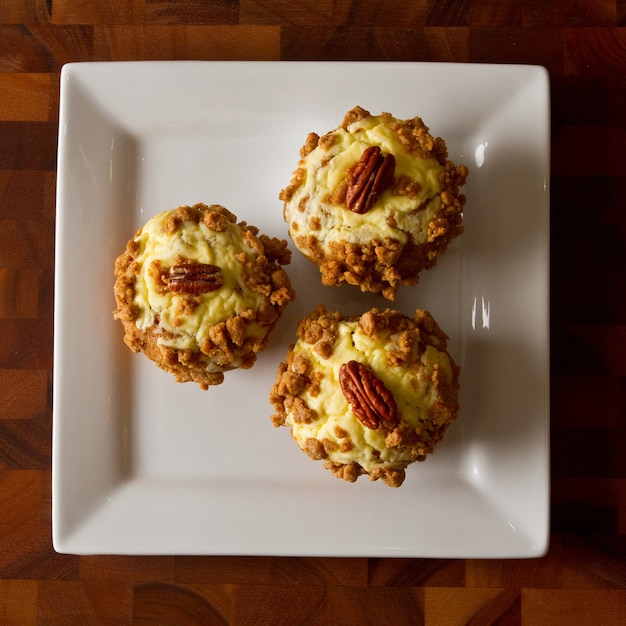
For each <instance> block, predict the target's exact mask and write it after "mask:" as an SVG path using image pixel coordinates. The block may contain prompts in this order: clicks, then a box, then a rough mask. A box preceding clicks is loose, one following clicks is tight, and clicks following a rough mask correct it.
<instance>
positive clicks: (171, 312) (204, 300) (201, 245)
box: [134, 211, 267, 349]
mask: <svg viewBox="0 0 626 626" xmlns="http://www.w3.org/2000/svg"><path fill="white" fill-rule="evenodd" d="M171 213H172V212H171V211H164V212H162V213H159V214H158V215H156V216H155V217H153V218H152V219H151V220H150V221H149V222H148V223H147V224H146V225H145V226H144V227H143V228H142V230H141V232H140V234H139V235H138V236H137V237H136V238H135V241H136V242H137V243H138V244H139V246H140V252H139V256H138V257H137V264H138V272H137V279H136V282H135V301H134V304H135V305H136V306H137V308H138V311H139V314H138V317H137V320H136V324H137V326H138V327H139V328H141V329H145V328H148V327H150V326H153V325H154V324H155V321H156V319H157V316H158V319H159V320H160V324H161V326H162V327H163V328H164V329H165V330H169V331H171V332H172V333H174V334H175V335H176V337H174V338H171V339H166V338H160V339H159V342H160V343H162V344H163V345H166V346H169V347H172V348H178V349H198V347H199V346H201V345H202V344H203V343H204V341H205V340H206V338H207V337H208V332H209V328H210V327H211V326H213V325H214V324H217V323H219V322H223V321H225V320H226V319H228V318H229V317H231V316H234V315H237V314H238V313H240V312H242V311H243V310H245V309H247V308H256V307H257V306H258V305H259V304H260V302H261V301H262V300H263V295H261V294H259V293H257V292H254V291H252V290H251V289H250V288H249V287H248V286H247V285H246V283H245V281H244V278H243V273H242V270H243V267H242V263H241V261H239V260H238V259H237V258H236V255H237V254H240V253H241V252H245V253H246V254H247V255H249V256H252V255H253V251H252V249H251V248H250V247H249V246H248V245H247V244H246V242H245V241H244V239H243V236H242V233H241V229H240V227H239V226H238V225H237V224H235V223H231V222H229V223H228V225H227V228H226V229H225V230H224V231H221V232H216V231H214V230H210V229H209V228H207V226H206V225H205V224H204V223H203V222H200V223H199V224H197V223H195V222H191V221H185V222H183V223H182V224H180V225H179V226H178V228H177V229H176V230H175V231H174V232H166V231H165V230H164V223H165V221H166V219H167V218H168V216H169V215H170V214H171ZM180 257H183V258H184V259H185V260H189V261H195V262H197V263H206V264H211V265H217V266H219V267H220V268H221V273H222V277H223V279H224V284H223V286H222V287H221V288H220V289H217V290H216V291H212V292H208V293H203V294H200V295H199V296H194V298H196V299H197V301H198V304H197V306H196V307H195V309H194V310H193V311H191V312H190V311H188V310H187V311H185V310H184V306H183V305H184V300H185V299H188V298H189V296H186V295H184V294H177V293H173V292H172V291H170V290H169V289H167V290H163V288H162V284H157V282H155V277H154V276H153V275H151V274H150V272H149V269H150V267H151V265H152V264H153V263H154V262H157V263H159V264H160V265H161V267H163V268H168V267H171V266H173V265H176V264H177V263H180V260H177V259H180ZM255 330H257V331H261V327H260V326H258V327H257V328H255V325H250V326H249V328H248V334H250V333H251V332H254V331H255ZM266 332H267V329H263V330H262V331H261V334H264V333H266Z"/></svg>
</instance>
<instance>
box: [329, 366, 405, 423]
mask: <svg viewBox="0 0 626 626" xmlns="http://www.w3.org/2000/svg"><path fill="white" fill-rule="evenodd" d="M339 385H340V387H341V391H342V392H343V395H344V396H345V398H346V400H347V401H348V402H349V403H350V406H351V407H352V411H353V412H354V414H355V415H356V416H357V418H358V420H359V421H360V422H361V424H363V426H366V427H367V428H371V429H373V430H376V429H377V428H378V426H379V425H380V420H384V421H386V422H389V423H391V424H394V423H396V422H397V421H398V407H397V405H396V401H395V399H394V397H393V394H392V393H391V391H389V389H387V387H385V384H384V383H383V381H382V380H380V378H378V376H376V374H374V372H373V371H372V370H371V369H370V368H369V367H368V366H367V365H365V364H363V363H359V362H358V361H348V362H347V363H344V364H343V365H342V366H341V367H340V368H339Z"/></svg>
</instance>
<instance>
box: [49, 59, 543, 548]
mask: <svg viewBox="0 0 626 626" xmlns="http://www.w3.org/2000/svg"><path fill="white" fill-rule="evenodd" d="M357 104H359V105H361V106H363V107H364V108H366V109H368V110H370V111H371V112H372V113H376V114H377V113H380V112H382V111H389V112H391V113H393V114H394V115H395V116H396V117H402V118H408V117H413V116H415V115H419V116H421V117H422V118H423V119H424V121H425V122H426V124H428V126H429V127H430V129H431V132H432V133H433V134H435V135H440V136H442V137H444V139H445V140H446V142H447V144H448V148H449V153H450V157H451V158H452V160H454V161H455V162H457V163H465V164H466V165H468V166H469V168H470V176H469V181H468V184H467V186H466V188H465V191H466V195H467V196H468V203H467V207H466V211H465V226H466V232H465V234H464V235H463V236H462V237H461V238H459V239H457V240H456V241H455V242H454V243H453V245H452V246H451V247H450V248H449V250H448V252H447V253H446V254H445V255H444V256H443V257H442V258H441V260H440V262H439V264H438V266H437V267H436V268H434V269H432V270H430V271H428V272H425V273H424V274H423V277H422V279H421V281H420V283H419V284H418V285H417V286H415V287H412V288H405V289H404V290H402V291H401V292H400V295H399V297H398V299H397V300H396V302H395V304H394V306H395V307H396V308H398V309H400V310H401V311H403V312H405V313H409V314H412V313H413V312H414V310H415V308H418V307H419V308H425V309H428V310H430V311H431V312H432V313H433V315H434V316H435V318H436V319H437V320H438V321H439V323H440V325H441V326H442V327H443V329H444V330H445V331H446V332H447V333H448V334H449V335H450V343H449V349H450V351H451V353H452V354H453V356H454V357H455V359H456V361H457V362H458V363H459V364H460V365H461V366H462V374H461V384H462V391H461V412H460V415H459V418H458V420H457V421H456V422H455V423H454V424H453V425H452V426H451V428H450V429H449V431H448V434H447V435H446V438H445V440H444V441H443V442H442V443H441V445H440V446H439V448H438V449H437V451H436V452H435V454H434V455H433V456H432V457H431V458H429V459H428V460H427V461H426V462H424V463H417V464H414V465H412V466H410V468H409V469H408V472H407V478H406V481H405V483H404V485H403V486H402V487H401V488H400V489H391V488H389V487H386V486H385V485H383V484H382V483H370V482H369V481H367V479H366V478H361V479H359V481H358V482H357V483H356V484H349V483H345V482H343V481H341V480H338V479H336V478H334V477H333V476H332V475H331V474H330V472H328V471H326V470H324V469H323V467H322V465H321V463H315V462H313V461H311V460H310V459H309V458H308V457H307V456H306V455H305V454H304V453H302V452H301V451H300V450H299V449H298V448H297V446H296V444H295V442H293V441H292V440H291V438H290V435H289V432H288V430H287V429H275V428H274V427H273V426H272V424H271V422H270V415H271V413H272V407H271V405H270V403H269V399H268V396H269V390H270V388H271V386H272V384H273V382H274V379H275V375H276V371H277V368H278V364H279V362H280V361H281V360H283V359H284V357H285V355H286V351H287V346H288V344H289V343H290V342H292V341H293V340H294V339H295V327H296V322H297V320H298V319H299V318H300V317H301V316H302V315H303V314H305V313H307V312H309V311H310V310H312V309H313V308H314V307H315V306H316V305H317V304H318V303H319V302H324V303H325V304H326V305H327V307H329V308H332V309H338V310H340V311H342V312H343V313H345V314H355V313H358V312H362V311H364V310H366V309H368V308H370V307H371V306H373V305H377V306H379V307H380V306H385V305H386V303H385V302H383V301H381V300H380V299H379V298H377V297H374V296H366V295H363V294H361V293H360V292H359V291H358V290H357V289H355V288H352V287H347V286H346V287H341V288H328V287H323V286H322V285H321V283H320V279H319V273H318V271H317V269H316V268H315V267H313V266H312V265H311V264H310V263H308V262H307V261H306V260H304V259H303V258H302V257H301V256H300V255H299V253H297V252H294V254H293V260H292V264H291V265H290V266H288V268H287V269H288V271H289V273H290V275H291V278H292V282H293V283H294V285H295V288H296V290H297V294H298V295H297V300H296V301H295V302H294V303H292V304H291V305H290V307H288V309H287V312H286V314H285V316H284V318H283V320H282V322H281V325H280V327H279V329H278V331H277V333H276V334H275V335H274V340H273V343H272V344H271V346H270V348H269V350H268V351H267V352H265V353H263V354H262V355H261V356H260V358H259V360H258V362H257V364H256V365H255V366H254V368H252V369H251V370H245V371H238V372H232V373H229V374H227V375H226V381H225V383H224V384H223V385H221V386H220V387H215V388H211V389H210V390H209V391H206V392H205V391H201V390H200V389H199V388H198V387H197V386H196V385H194V384H191V383H187V384H179V383H176V382H175V381H174V379H173V377H171V376H170V375H168V374H166V373H164V372H162V371H161V370H159V369H158V368H157V367H156V366H155V365H154V364H153V363H151V362H150V361H149V360H148V359H146V358H145V357H144V356H143V355H134V354H132V353H131V352H130V350H128V348H126V346H125V345H124V344H123V342H122V335H123V333H122V328H121V325H120V324H119V323H118V322H115V321H114V320H113V317H112V311H113V309H114V308H115V302H114V298H113V280H114V279H113V264H114V260H115V258H116V257H117V255H118V254H120V252H121V251H122V250H123V249H124V246H125V244H126V242H127V240H128V239H130V238H131V237H132V235H133V234H134V232H135V230H136V229H137V228H138V227H140V226H141V225H142V224H143V223H145V222H146V221H147V220H148V219H149V218H150V217H151V216H152V215H154V214H156V213H157V212H159V211H162V210H164V209H170V208H175V207H176V206H178V205H180V204H193V203H196V202H205V203H207V204H210V203H219V204H223V205H225V206H226V207H228V208H229V209H230V210H231V211H233V212H234V213H235V214H236V215H237V217H238V218H239V219H242V220H246V221H247V222H249V223H251V224H254V225H256V226H258V227H259V228H260V229H261V231H262V232H265V233H267V234H268V235H272V236H278V237H284V238H286V237H287V229H286V225H285V224H284V223H283V220H282V203H281V202H280V201H279V200H278V193H279V191H280V189H281V188H283V187H284V186H286V185H287V184H288V183H289V181H290V178H291V173H292V171H293V169H294V168H295V166H296V163H297V160H298V150H299V148H300V146H301V145H302V143H303V142H304V140H305V137H306V135H307V133H308V132H309V131H312V130H313V131H316V132H318V133H320V134H321V133H323V132H326V131H328V130H331V129H333V128H335V127H336V126H337V125H338V124H339V123H340V122H341V120H342V118H343V115H344V113H345V112H346V111H348V110H349V109H351V108H352V107H353V106H355V105H357ZM548 169H549V92H548V79H547V73H546V71H545V70H544V69H543V68H540V67H532V66H512V65H507V66H501V65H465V64H458V65H457V64H429V63H343V62H338V63H287V62H283V63H240V62H218V63H211V62H147V63H146V62H142V63H139V62H137V63H135V62H132V63H85V64H81V63H79V64H70V65H66V66H65V67H64V68H63V71H62V75H61V111H60V128H59V163H58V190H57V194H58V197H57V202H58V203H57V235H56V300H55V347H54V350H55V370H54V373H55V376H54V433H53V541H54V547H55V549H56V550H57V551H59V552H68V553H76V554H88V553H116V554H248V555H253V554H266V555H303V556H304V555H333V556H372V557H374V556H403V557H533V556H541V555H542V554H544V552H545V550H546V549H547V542H548V510H549V442H548V420H549V416H548V406H549V403H548V395H549V376H548V358H549V350H548V252H549V249H548V248H549V229H548V224H549V198H548V185H549V171H548Z"/></svg>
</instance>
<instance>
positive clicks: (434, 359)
mask: <svg viewBox="0 0 626 626" xmlns="http://www.w3.org/2000/svg"><path fill="white" fill-rule="evenodd" d="M447 340H448V337H447V336H446V335H445V333H444V332H443V331H442V330H441V329H440V328H439V326H438V325H437V323H436V322H435V320H434V319H433V317H432V315H431V314H430V313H428V312H427V311H423V310H420V309H418V310H417V311H416V312H415V315H414V316H413V317H409V316H406V315H404V314H402V313H400V312H398V311H394V310H390V309H387V310H384V311H381V310H378V309H371V310H369V311H367V312H366V313H364V314H362V315H360V316H353V317H344V316H342V315H341V314H340V313H338V312H334V311H328V310H327V309H326V308H325V307H324V306H323V305H320V306H318V308H317V309H316V310H315V311H313V312H312V313H311V314H309V315H307V316H305V317H304V318H303V319H302V320H301V321H300V323H299V324H298V330H297V341H296V342H295V344H293V345H292V346H290V348H289V350H288V353H287V358H286V362H283V363H281V364H280V367H279V369H278V374H277V377H276V382H275V384H274V386H273V388H272V391H271V394H270V401H271V403H272V404H273V406H274V409H275V413H274V414H273V415H272V422H273V423H274V426H276V427H279V426H287V427H289V428H290V429H291V434H292V436H293V438H294V439H295V441H296V443H297V444H298V446H300V448H301V449H302V450H303V451H304V452H306V454H308V455H309V457H311V458H312V459H314V460H323V461H324V466H325V467H326V468H327V469H329V470H330V471H331V472H332V473H333V474H334V475H335V476H337V477H338V478H343V479H344V480H347V481H349V482H354V481H356V480H357V478H358V477H359V476H360V475H362V474H367V475H369V479H370V480H378V479H381V480H382V481H383V482H384V483H385V484H387V485H389V486H391V487H399V486H400V485H401V484H402V483H403V481H404V479H405V469H406V467H407V466H408V465H409V464H411V463H413V462H415V461H424V460H425V459H426V458H427V455H429V454H431V453H432V452H433V451H434V449H435V446H436V444H437V443H438V442H439V441H440V440H441V439H442V437H443V436H444V433H445V432H446V429H447V428H448V426H449V425H450V423H451V422H452V421H453V420H454V419H455V418H456V416H457V413H458V410H459V404H458V391H459V371H460V370H459V367H457V365H456V364H455V363H454V361H453V359H452V357H451V356H450V355H449V354H448V352H447Z"/></svg>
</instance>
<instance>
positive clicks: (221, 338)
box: [114, 204, 295, 388]
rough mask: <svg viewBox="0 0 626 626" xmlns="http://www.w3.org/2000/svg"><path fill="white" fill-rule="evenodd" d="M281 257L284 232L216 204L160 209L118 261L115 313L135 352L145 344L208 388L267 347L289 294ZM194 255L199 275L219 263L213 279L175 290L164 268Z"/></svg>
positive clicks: (286, 256)
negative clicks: (270, 231) (202, 286)
mask: <svg viewBox="0 0 626 626" xmlns="http://www.w3.org/2000/svg"><path fill="white" fill-rule="evenodd" d="M289 261H290V253H289V250H288V248H287V242H286V241H284V240H279V239H276V238H271V237H268V236H266V235H261V234H259V231H258V229H257V228H256V227H254V226H249V225H248V224H246V223H245V222H239V223H237V219H236V217H235V215H234V214H233V213H231V212H230V211H228V210H227V209H226V208H224V207H222V206H220V205H211V206H207V205H204V204H196V205H193V206H181V207H178V208H177V209H174V210H171V211H164V212H162V213H160V214H158V215H156V216H155V217H153V218H152V219H151V220H149V221H148V222H147V223H146V225H145V226H144V227H143V228H141V229H139V230H138V231H137V233H136V234H135V236H134V237H133V239H132V240H131V241H129V242H128V244H127V246H126V250H125V251H124V253H123V254H121V255H120V256H119V257H118V258H117V260H116V263H115V276H116V283H115V298H116V302H117V308H116V310H115V312H114V317H115V318H116V319H119V320H121V321H122V323H123V325H124V330H125V337H124V341H125V342H126V344H127V345H128V346H129V347H130V348H131V349H132V350H133V351H134V352H139V351H142V352H144V353H145V354H146V355H147V356H148V357H149V358H151V359H152V360H153V361H155V362H157V364H159V365H160V366H161V367H162V368H163V369H165V370H167V371H171V372H172V373H174V374H175V376H176V378H177V379H178V380H179V381H186V380H193V381H195V382H198V383H199V384H200V386H202V387H203V388H207V387H208V386H209V385H214V384H219V383H221V382H222V381H223V372H224V371H227V370H230V369H234V368H238V367H241V368H249V367H251V366H252V365H253V364H254V362H255V361H256V353H257V352H258V351H260V350H263V349H265V348H266V347H267V345H268V342H269V336H270V334H271V332H272V331H273V328H274V326H275V324H276V322H277V321H278V319H279V317H280V315H281V314H282V311H283V309H284V308H285V306H286V305H287V304H288V303H289V302H290V301H291V300H293V299H294V297H295V293H294V291H293V290H292V288H291V284H290V281H289V277H288V275H287V273H286V271H285V270H284V269H283V268H282V267H281V265H284V264H287V263H289ZM189 264H192V265H189ZM193 264H201V265H202V264H204V266H207V267H210V268H213V269H211V271H210V272H209V273H208V274H207V273H206V272H205V274H199V276H200V278H199V280H200V281H201V280H205V281H208V282H211V280H212V278H213V274H212V273H211V272H213V271H217V270H219V278H220V280H219V281H218V282H216V284H214V285H211V287H210V289H209V290H207V291H203V292H198V289H197V288H196V289H193V290H191V291H192V292H191V293H186V292H185V291H184V290H183V291H182V292H180V293H179V292H178V291H176V290H173V289H172V288H171V287H170V286H169V285H168V281H167V280H164V279H163V277H164V275H166V273H167V271H168V270H170V269H171V268H172V267H181V266H182V267H197V265H193ZM182 276H183V278H182V280H183V281H184V272H183V274H182ZM194 287H197V285H194Z"/></svg>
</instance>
